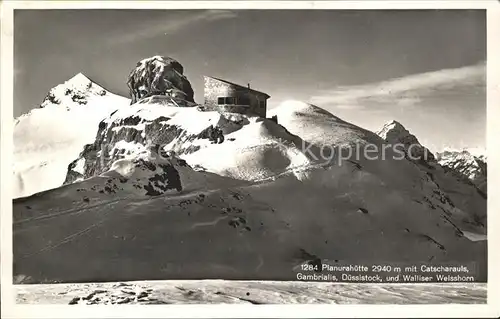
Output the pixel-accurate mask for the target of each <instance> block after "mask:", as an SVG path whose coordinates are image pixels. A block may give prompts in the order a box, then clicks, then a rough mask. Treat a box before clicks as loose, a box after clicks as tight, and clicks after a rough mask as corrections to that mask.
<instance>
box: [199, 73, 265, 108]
mask: <svg viewBox="0 0 500 319" xmlns="http://www.w3.org/2000/svg"><path fill="white" fill-rule="evenodd" d="M204 79H205V107H206V108H207V109H213V110H215V109H218V110H221V111H227V112H233V113H242V114H249V115H251V114H253V115H258V116H260V117H266V110H267V99H269V98H270V96H269V95H267V94H266V93H263V92H259V91H256V90H253V89H251V88H250V85H248V87H245V86H241V85H238V84H235V83H231V82H229V81H225V80H221V79H218V78H214V77H210V76H205V77H204Z"/></svg>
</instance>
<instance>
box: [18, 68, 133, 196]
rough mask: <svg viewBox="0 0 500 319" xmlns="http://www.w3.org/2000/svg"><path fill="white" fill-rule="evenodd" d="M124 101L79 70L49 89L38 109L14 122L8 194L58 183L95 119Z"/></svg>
mask: <svg viewBox="0 0 500 319" xmlns="http://www.w3.org/2000/svg"><path fill="white" fill-rule="evenodd" d="M129 103H130V100H129V99H127V98H124V97H122V96H119V95H116V94H113V93H111V92H109V91H107V90H106V89H104V88H102V87H101V86H100V85H98V84H96V83H95V82H93V81H91V80H90V79H89V78H88V77H86V76H85V75H83V74H82V73H78V74H76V75H75V76H73V77H72V78H71V79H69V80H67V81H65V82H64V83H62V84H59V85H57V86H56V87H54V88H52V89H51V90H50V91H49V92H48V94H47V96H46V97H45V99H44V100H43V102H42V103H41V105H40V106H39V107H37V108H33V109H32V110H31V111H30V112H29V113H27V114H23V115H21V116H20V117H18V118H17V119H15V120H14V185H13V188H14V197H22V196H28V195H31V194H34V193H37V192H40V191H44V190H47V189H50V188H55V187H59V186H61V185H62V183H63V182H64V178H65V175H66V169H67V166H68V164H69V163H71V161H72V160H73V159H74V158H75V157H76V156H78V153H79V152H80V151H81V148H82V147H83V146H84V145H85V144H88V143H92V142H93V141H94V139H95V134H96V132H97V129H98V123H99V122H100V121H101V120H102V119H103V118H105V117H106V116H108V115H109V114H110V113H111V112H113V111H114V110H116V109H117V108H120V107H123V106H128V105H129Z"/></svg>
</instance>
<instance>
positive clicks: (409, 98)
mask: <svg viewBox="0 0 500 319" xmlns="http://www.w3.org/2000/svg"><path fill="white" fill-rule="evenodd" d="M40 25H42V26H43V27H40ZM153 55H165V56H170V57H173V58H175V59H177V60H178V61H179V62H180V63H181V64H182V65H183V66H184V69H185V75H186V76H187V78H188V79H189V81H190V82H191V84H192V86H193V89H194V91H195V100H196V102H198V103H203V78H202V76H203V75H212V76H216V77H220V78H224V79H227V80H229V81H233V82H236V83H240V84H243V85H245V84H246V83H251V85H252V87H253V88H255V89H257V90H261V91H264V92H266V93H268V94H269V95H271V99H270V100H269V104H270V108H272V107H275V106H276V105H278V104H279V103H280V102H282V101H284V100H287V99H297V100H302V101H305V102H310V103H313V104H315V105H318V106H320V107H323V108H325V109H327V110H328V111H330V112H331V113H333V114H335V115H336V116H339V117H341V118H342V119H344V120H347V121H350V122H352V123H354V124H356V125H359V126H362V127H364V128H367V129H369V130H372V131H377V130H379V129H380V128H381V127H382V126H383V124H384V123H385V122H388V121H390V120H393V119H394V120H397V121H399V122H401V123H402V124H403V125H404V126H405V127H406V128H407V129H409V130H410V132H411V133H413V134H415V135H416V136H417V138H418V139H419V140H420V142H421V143H422V144H424V145H425V146H427V147H429V148H430V149H431V150H434V151H435V150H440V149H443V148H444V147H452V148H463V147H477V148H486V89H485V85H486V83H485V82H486V81H485V76H486V67H485V63H486V16H485V12H484V11H482V10H418V11H417V10H406V11H396V10H394V11H390V10H372V11H371V10H342V11H340V10H314V11H307V10H22V11H21V10H16V11H15V19H14V62H15V63H14V74H15V78H14V116H16V117H17V116H19V115H21V114H23V113H26V112H28V111H29V110H31V109H33V108H35V107H37V106H38V105H39V104H40V103H41V101H42V99H43V98H44V97H45V95H46V94H47V93H48V91H49V90H50V89H51V88H52V87H54V86H56V85H58V84H60V83H62V82H64V81H66V80H68V79H69V78H71V77H72V76H74V75H75V74H77V73H79V72H81V73H83V74H85V75H87V76H88V77H89V78H91V79H93V80H95V81H96V82H98V83H100V84H101V85H102V86H103V87H105V88H106V89H108V90H110V91H112V92H114V93H117V94H120V95H124V96H128V88H127V86H126V84H125V83H126V79H127V75H128V74H129V72H130V71H131V70H132V68H133V67H134V66H135V64H136V63H137V62H138V61H139V60H141V59H143V58H147V57H149V56H153ZM464 128H467V129H464Z"/></svg>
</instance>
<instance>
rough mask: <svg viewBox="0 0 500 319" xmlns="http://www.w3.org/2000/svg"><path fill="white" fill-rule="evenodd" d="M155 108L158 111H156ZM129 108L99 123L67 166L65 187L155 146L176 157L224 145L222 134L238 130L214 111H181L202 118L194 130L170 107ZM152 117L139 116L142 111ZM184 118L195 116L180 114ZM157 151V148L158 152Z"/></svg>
mask: <svg viewBox="0 0 500 319" xmlns="http://www.w3.org/2000/svg"><path fill="white" fill-rule="evenodd" d="M155 107H156V108H157V109H155ZM130 108H131V109H120V110H118V111H116V112H114V113H112V114H111V116H110V117H109V118H107V119H104V120H103V121H101V122H100V123H99V130H98V132H97V135H96V139H95V142H94V143H92V144H87V145H85V147H84V148H83V150H82V152H81V153H80V155H79V156H78V158H77V159H75V160H74V161H73V162H71V163H70V164H69V165H68V171H67V175H66V179H65V181H64V184H69V183H73V182H77V181H80V180H83V179H86V178H89V177H92V176H96V175H100V174H102V173H103V172H106V171H107V170H109V169H110V167H111V165H112V164H113V162H115V161H117V160H120V159H123V158H126V157H128V156H131V155H133V154H137V153H139V152H141V151H143V150H146V149H149V148H151V147H156V148H157V149H156V151H158V152H159V153H160V154H166V153H168V152H173V153H175V154H176V155H182V154H189V153H193V152H196V151H198V150H199V149H200V148H201V147H203V145H204V144H214V143H218V144H220V143H222V142H224V134H225V133H228V132H231V131H233V130H236V129H238V128H241V127H242V126H243V124H241V123H240V122H241V119H239V121H238V119H237V118H234V117H229V118H226V117H224V116H223V115H221V114H220V113H217V112H204V113H201V112H199V111H197V110H196V109H195V108H190V109H189V110H188V109H184V110H185V111H192V112H195V113H198V114H204V116H202V117H199V118H197V123H196V125H197V127H196V128H190V127H189V123H179V122H180V121H179V120H178V118H176V114H177V113H175V112H169V111H171V110H172V109H174V110H175V109H176V108H172V105H170V106H164V105H154V104H142V103H137V104H135V105H133V106H131V107H130ZM153 109H155V111H157V112H153V113H154V114H151V113H150V114H147V115H145V114H142V112H141V111H142V110H147V111H151V110H153ZM183 116H185V117H186V118H188V117H191V118H193V117H194V116H196V115H195V114H192V115H191V116H190V115H189V114H187V115H183ZM158 148H159V149H158Z"/></svg>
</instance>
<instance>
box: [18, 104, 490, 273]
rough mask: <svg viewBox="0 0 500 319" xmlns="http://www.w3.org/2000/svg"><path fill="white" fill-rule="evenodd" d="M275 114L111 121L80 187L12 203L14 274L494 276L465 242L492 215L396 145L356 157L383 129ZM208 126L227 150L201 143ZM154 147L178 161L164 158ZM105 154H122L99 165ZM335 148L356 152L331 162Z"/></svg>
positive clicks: (481, 245)
mask: <svg viewBox="0 0 500 319" xmlns="http://www.w3.org/2000/svg"><path fill="white" fill-rule="evenodd" d="M273 112H274V114H276V115H277V117H278V123H279V124H276V123H275V122H273V121H270V120H266V119H259V118H252V117H250V118H248V117H244V116H240V115H235V114H221V113H216V112H201V111H198V110H197V109H196V108H169V107H168V106H161V107H159V106H156V107H155V105H147V104H142V106H140V105H138V104H134V105H132V106H128V107H124V108H122V109H120V110H118V111H117V112H115V113H114V114H112V115H110V116H109V117H107V118H106V119H104V120H103V121H102V122H101V124H100V125H99V126H100V128H99V132H98V134H97V135H96V141H95V143H94V146H93V147H95V146H97V148H95V149H93V150H89V149H91V148H92V147H87V150H89V151H87V152H85V151H84V152H83V153H84V154H83V155H81V156H80V157H79V159H77V161H78V160H80V161H85V163H83V164H79V166H80V168H81V167H83V170H82V173H83V174H82V178H83V180H80V181H77V180H75V181H74V182H73V183H70V184H67V185H65V186H63V187H60V188H58V189H54V190H50V191H46V192H43V193H39V194H36V195H34V196H31V197H28V198H22V199H18V200H16V201H14V275H16V276H23V277H24V278H27V279H26V282H74V281H101V280H107V281H109V280H138V279H167V278H168V279H196V278H198V279H201V278H223V279H259V280H287V279H293V278H295V271H296V270H295V267H296V266H297V265H298V264H300V263H303V262H305V261H314V260H318V259H321V260H331V261H338V262H343V263H355V262H365V263H369V264H371V263H376V262H384V263H387V262H389V261H398V262H403V261H404V262H413V263H416V262H458V263H466V262H475V263H477V267H478V268H479V269H480V271H481V273H480V274H481V275H480V276H478V278H479V279H481V280H485V276H486V274H485V267H486V263H485V261H486V242H485V241H484V240H482V241H476V240H471V239H470V237H468V236H467V234H479V235H483V236H484V234H485V227H484V226H483V225H482V224H481V223H479V222H478V221H477V216H478V215H479V216H483V215H481V214H484V216H485V211H484V212H483V211H479V210H477V211H476V210H464V209H462V208H461V207H465V206H459V205H456V203H453V202H452V201H451V200H450V199H449V198H448V197H447V193H446V192H445V191H443V189H442V188H441V185H439V183H436V182H435V180H434V179H433V176H432V174H429V172H428V171H425V170H423V169H422V168H421V167H420V166H419V165H417V164H415V163H413V162H411V161H408V160H406V159H402V160H401V159H399V160H398V159H395V158H394V157H393V156H392V155H394V154H393V153H391V150H390V149H389V150H388V154H386V157H385V158H382V156H381V155H382V154H379V153H377V155H380V156H378V157H377V158H375V159H373V158H370V157H367V156H366V154H364V153H362V152H360V148H359V147H360V146H361V147H364V146H367V145H378V146H379V150H380V149H382V147H381V146H382V145H383V144H384V143H386V142H385V141H384V140H383V139H382V138H381V137H379V136H378V135H376V134H375V133H372V132H369V131H367V130H364V129H362V128H360V127H357V126H355V125H352V124H350V123H347V122H345V121H343V120H341V119H339V118H338V117H335V116H334V115H332V114H330V113H328V112H327V111H325V110H322V109H320V108H318V107H315V106H312V105H309V104H305V103H301V102H295V101H289V102H286V103H284V104H283V105H281V106H279V107H278V108H276V109H275V110H273ZM210 123H217V124H219V125H220V126H221V127H222V128H223V130H225V134H226V136H225V140H224V142H223V143H220V144H212V143H210V142H209V141H208V140H206V139H205V138H203V136H204V135H203V134H201V133H202V132H203V131H204V130H205V128H206V127H207V126H209V125H211V124H210ZM155 143H162V144H164V143H166V146H165V147H164V150H169V151H171V150H174V151H175V152H176V153H178V155H179V156H180V157H182V158H179V157H178V156H177V155H172V156H170V157H168V158H160V157H159V156H155V155H154V154H157V153H154V152H151V150H150V144H155ZM103 145H104V146H106V147H108V148H111V149H117V148H122V149H125V150H126V152H124V154H125V155H123V154H122V155H120V156H117V155H116V154H115V153H121V151H118V152H115V151H113V152H112V156H110V157H109V158H106V159H104V160H103V161H101V159H102V158H101V156H102V155H103V153H102V152H101V153H99V150H100V149H101V146H103ZM117 145H118V146H117ZM132 146H134V147H132ZM136 146H137V147H136ZM303 147H306V149H304V148H303ZM337 151H338V152H339V153H340V154H343V155H345V154H347V153H350V156H348V157H343V158H342V159H339V158H338V157H335V156H332V157H330V156H325V155H331V154H335V152H337ZM321 155H323V156H321ZM76 164H77V163H75V167H77V166H78V165H76ZM200 166H203V168H204V169H200V168H199V167H200ZM194 168H196V169H194ZM73 169H74V168H73ZM211 171H212V172H211ZM215 173H217V174H215ZM221 175H225V176H221ZM449 183H452V181H451V180H450V181H449ZM453 183H459V181H454V182H453ZM469 195H470V194H462V195H461V196H462V197H464V198H465V197H468V196H469ZM478 200H480V199H478ZM482 200H483V201H484V202H485V199H484V198H483V199H482ZM478 207H479V206H478ZM484 209H485V206H484ZM474 238H477V236H476V237H474Z"/></svg>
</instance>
